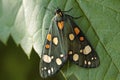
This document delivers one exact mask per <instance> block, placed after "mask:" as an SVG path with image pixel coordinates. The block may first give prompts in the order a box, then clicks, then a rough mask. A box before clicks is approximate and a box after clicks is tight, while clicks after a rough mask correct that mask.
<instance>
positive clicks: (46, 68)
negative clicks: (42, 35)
mask: <svg viewBox="0 0 120 80" xmlns="http://www.w3.org/2000/svg"><path fill="white" fill-rule="evenodd" d="M56 18H57V16H55V17H54V18H53V20H52V22H51V25H50V28H49V31H48V33H47V36H46V39H45V43H44V46H43V50H42V56H41V61H40V74H41V77H43V78H46V77H48V76H52V75H53V74H55V73H56V72H57V71H58V70H60V68H61V67H62V66H63V64H64V63H65V62H66V60H67V51H68V50H67V49H66V48H67V47H66V45H67V43H66V41H65V37H64V34H63V32H62V29H63V28H64V22H63V21H57V20H56Z"/></svg>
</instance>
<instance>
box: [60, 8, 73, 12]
mask: <svg viewBox="0 0 120 80" xmlns="http://www.w3.org/2000/svg"><path fill="white" fill-rule="evenodd" d="M72 9H73V8H70V9H69V10H67V11H62V12H70V11H71V10H72Z"/></svg>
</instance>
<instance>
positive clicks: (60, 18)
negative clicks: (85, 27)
mask: <svg viewBox="0 0 120 80" xmlns="http://www.w3.org/2000/svg"><path fill="white" fill-rule="evenodd" d="M54 19H55V21H63V20H65V15H63V14H62V13H59V14H57V13H56V15H55V16H54Z"/></svg>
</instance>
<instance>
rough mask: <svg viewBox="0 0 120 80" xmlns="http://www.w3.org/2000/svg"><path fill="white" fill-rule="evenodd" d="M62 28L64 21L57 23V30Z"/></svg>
mask: <svg viewBox="0 0 120 80" xmlns="http://www.w3.org/2000/svg"><path fill="white" fill-rule="evenodd" d="M63 27H64V21H60V22H58V28H59V29H60V30H62V29H63Z"/></svg>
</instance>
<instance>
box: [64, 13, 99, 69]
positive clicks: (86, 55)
mask: <svg viewBox="0 0 120 80" xmlns="http://www.w3.org/2000/svg"><path fill="white" fill-rule="evenodd" d="M66 16H67V15H66ZM67 17H68V23H69V24H68V25H69V28H70V30H71V31H69V34H68V36H69V37H68V45H69V47H68V54H69V59H70V60H71V61H72V62H74V63H75V64H77V65H79V66H81V67H85V68H94V67H97V66H99V64H100V61H99V57H98V55H97V53H96V51H95V50H94V49H93V47H92V46H91V44H90V43H89V41H88V40H87V38H86V37H85V36H84V34H83V32H82V31H81V29H80V28H79V27H78V26H77V25H76V24H75V22H74V21H73V19H72V17H70V16H67Z"/></svg>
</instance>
